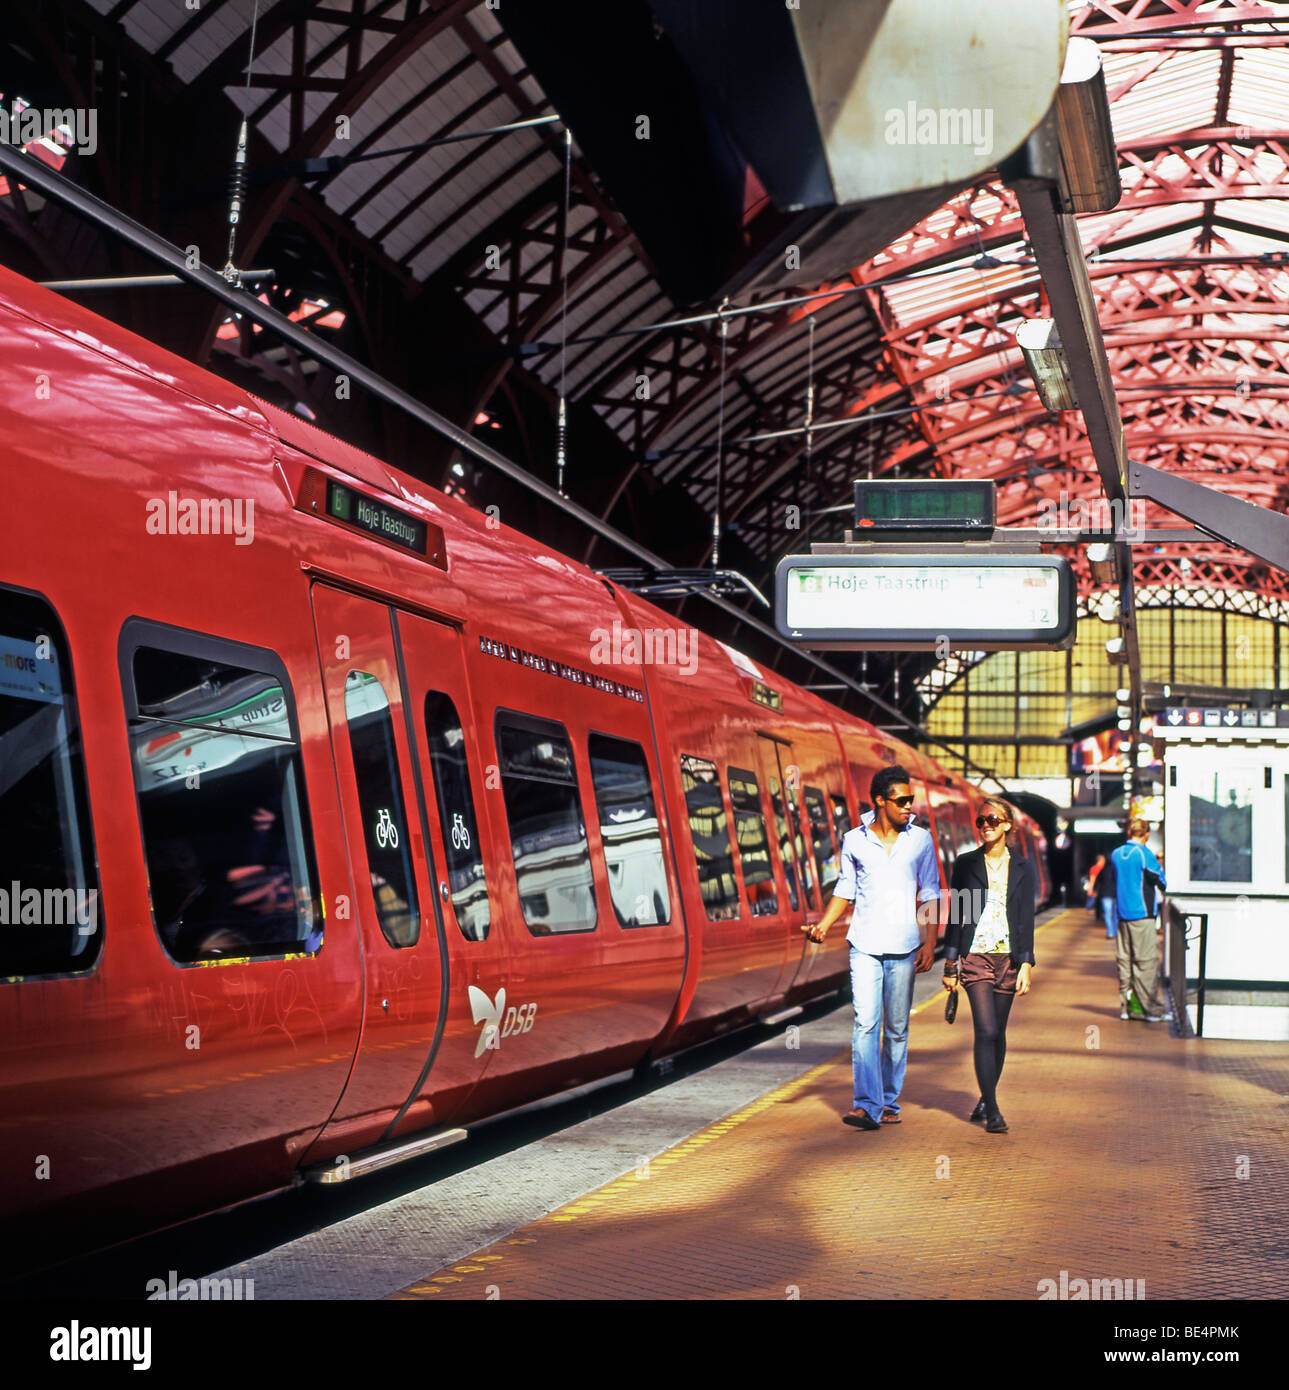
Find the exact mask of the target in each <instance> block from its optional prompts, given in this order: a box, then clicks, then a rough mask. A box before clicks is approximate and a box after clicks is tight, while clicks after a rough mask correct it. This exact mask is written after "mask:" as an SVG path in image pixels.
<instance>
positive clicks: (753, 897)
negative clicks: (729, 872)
mask: <svg viewBox="0 0 1289 1390" xmlns="http://www.w3.org/2000/svg"><path fill="white" fill-rule="evenodd" d="M726 775H727V776H728V777H729V783H730V805H731V806H733V808H734V843H735V844H736V845H738V852H739V859H740V861H741V862H742V865H743V884H744V886H745V887H746V889H747V899H748V905H749V906H750V907H751V909H752V916H753V917H773V916H774V914H775V913H776V912H778V910H779V895H778V893H777V892H775V888H774V869H773V867H772V865H771V864H770V841H769V839H768V837H767V836H766V833H765V814H764V812H763V811H762V809H761V788H760V786H759V785H758V783H757V780H756V776H755V775H754V774H753V773H751V772H744V771H743V769H742V768H738V767H731V768H727V769H726Z"/></svg>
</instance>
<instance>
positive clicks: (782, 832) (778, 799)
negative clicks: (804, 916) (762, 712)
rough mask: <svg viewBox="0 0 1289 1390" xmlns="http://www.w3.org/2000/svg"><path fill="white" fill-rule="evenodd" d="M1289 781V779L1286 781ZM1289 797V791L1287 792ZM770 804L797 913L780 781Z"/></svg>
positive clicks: (772, 783) (790, 898)
mask: <svg viewBox="0 0 1289 1390" xmlns="http://www.w3.org/2000/svg"><path fill="white" fill-rule="evenodd" d="M1286 781H1289V779H1286ZM1286 796H1289V791H1287V792H1286ZM770 804H771V805H772V806H773V807H774V823H775V826H776V827H777V829H778V832H779V858H780V859H782V860H783V876H784V877H785V878H786V879H787V880H788V902H789V903H791V904H792V910H793V912H795V911H796V910H797V907H798V905H799V900H798V897H797V868H796V861H795V860H794V858H793V855H792V839H791V837H790V836H789V834H788V821H787V817H786V816H785V815H784V812H783V795H782V793H781V792H780V791H779V783H778V780H777V779H776V778H774V777H771V778H770Z"/></svg>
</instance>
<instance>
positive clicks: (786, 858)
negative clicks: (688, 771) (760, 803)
mask: <svg viewBox="0 0 1289 1390" xmlns="http://www.w3.org/2000/svg"><path fill="white" fill-rule="evenodd" d="M759 743H760V755H761V775H762V778H763V779H764V784H765V789H766V793H767V795H768V796H769V799H770V809H771V811H772V812H773V814H774V837H773V838H774V842H775V844H776V845H778V847H779V860H780V862H781V863H782V865H783V877H784V882H785V886H786V888H787V892H788V899H787V915H788V921H789V922H790V923H791V927H792V930H793V931H794V932H800V930H801V928H802V927H803V926H804V925H805V924H806V923H807V922H814V921H817V920H818V918H819V913H818V912H816V911H814V909H813V904H812V903H811V900H810V895H809V893H808V892H807V891H806V882H805V879H804V878H803V876H802V868H803V866H802V863H801V859H802V857H803V850H804V845H803V844H801V843H800V837H799V836H797V835H794V833H793V832H794V826H795V819H794V818H793V816H792V812H791V809H790V797H791V793H790V792H789V793H788V794H787V796H786V797H785V793H784V789H785V787H787V786H788V780H787V777H786V776H785V775H784V768H785V765H786V766H788V767H791V766H793V762H792V749H791V747H790V745H788V744H785V743H783V742H781V740H779V739H777V738H774V737H773V736H772V735H770V734H761V735H760V736H759ZM785 750H786V751H785ZM803 939H804V938H803ZM790 954H791V953H790Z"/></svg>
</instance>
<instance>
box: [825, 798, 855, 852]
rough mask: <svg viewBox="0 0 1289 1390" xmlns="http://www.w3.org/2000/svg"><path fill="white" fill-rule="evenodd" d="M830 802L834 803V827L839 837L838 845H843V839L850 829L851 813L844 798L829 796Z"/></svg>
mask: <svg viewBox="0 0 1289 1390" xmlns="http://www.w3.org/2000/svg"><path fill="white" fill-rule="evenodd" d="M828 800H829V801H831V802H832V826H833V830H834V831H835V832H836V835H837V843H838V845H840V844H841V837H842V836H843V835H845V834H846V833H847V831H849V829H850V811H849V809H848V808H847V806H846V798H845V797H844V796H834V795H832V794H830V795H829V797H828Z"/></svg>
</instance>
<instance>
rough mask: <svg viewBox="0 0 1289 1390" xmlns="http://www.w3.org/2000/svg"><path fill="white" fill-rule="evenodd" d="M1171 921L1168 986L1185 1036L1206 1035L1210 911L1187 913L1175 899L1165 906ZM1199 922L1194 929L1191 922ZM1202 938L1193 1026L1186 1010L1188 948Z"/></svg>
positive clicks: (1180, 1029)
mask: <svg viewBox="0 0 1289 1390" xmlns="http://www.w3.org/2000/svg"><path fill="white" fill-rule="evenodd" d="M1164 912H1165V920H1166V921H1167V924H1168V988H1169V990H1170V992H1171V993H1172V996H1173V1014H1174V1017H1175V1018H1176V1019H1177V1028H1178V1031H1179V1032H1180V1033H1181V1035H1182V1037H1184V1038H1189V1037H1196V1038H1202V1037H1203V1036H1204V995H1205V993H1206V991H1207V979H1208V913H1207V912H1183V911H1182V910H1181V908H1180V907H1178V906H1177V904H1176V903H1175V902H1171V901H1170V902H1168V903H1167V904H1166V906H1165V909H1164ZM1192 922H1194V923H1195V924H1196V926H1195V930H1194V932H1192V931H1191V930H1190V924H1191V923H1192ZM1195 940H1198V941H1199V978H1198V979H1197V980H1196V990H1195V1027H1194V1028H1193V1029H1192V1027H1191V1022H1190V1015H1189V1014H1188V1013H1187V1011H1186V1005H1187V1000H1188V990H1187V981H1186V947H1187V944H1188V943H1189V942H1191V941H1195Z"/></svg>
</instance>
